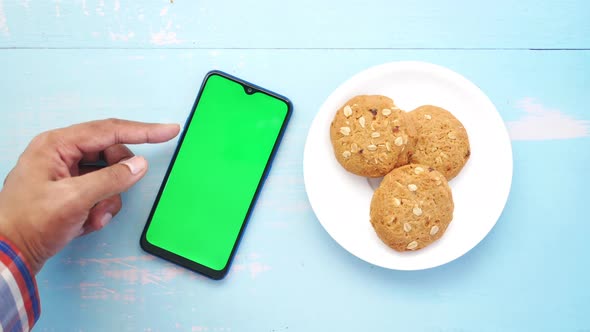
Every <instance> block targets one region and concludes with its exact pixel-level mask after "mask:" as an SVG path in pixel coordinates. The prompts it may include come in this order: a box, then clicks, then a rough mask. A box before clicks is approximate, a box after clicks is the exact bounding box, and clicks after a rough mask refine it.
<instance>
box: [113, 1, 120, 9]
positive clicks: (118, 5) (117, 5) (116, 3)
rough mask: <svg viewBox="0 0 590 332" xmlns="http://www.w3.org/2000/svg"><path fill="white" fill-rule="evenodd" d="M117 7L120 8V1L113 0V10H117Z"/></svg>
mask: <svg viewBox="0 0 590 332" xmlns="http://www.w3.org/2000/svg"><path fill="white" fill-rule="evenodd" d="M119 9H121V2H120V1H119V0H115V7H114V8H113V10H114V11H116V12H118V11H119Z"/></svg>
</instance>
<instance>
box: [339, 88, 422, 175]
mask: <svg viewBox="0 0 590 332" xmlns="http://www.w3.org/2000/svg"><path fill="white" fill-rule="evenodd" d="M407 122H408V118H407V117H406V113H405V112H404V111H402V110H400V109H399V108H398V107H396V106H395V104H394V102H393V100H391V98H388V97H385V96H380V95H360V96H356V97H354V98H352V99H350V100H349V101H347V102H346V103H345V104H344V105H342V107H340V109H338V110H337V111H336V114H335V116H334V119H333V121H332V124H331V126H330V140H331V142H332V147H333V148H334V154H335V156H336V159H337V160H338V162H339V163H340V164H341V165H342V166H343V167H344V168H345V169H346V170H348V171H349V172H351V173H354V174H357V175H360V176H366V177H381V176H384V175H385V174H387V173H389V172H390V171H391V170H392V169H394V168H395V167H396V166H400V165H402V164H407V162H408V160H409V156H408V152H409V150H410V149H409V148H408V143H410V145H413V144H412V142H413V141H412V137H413V136H411V135H413V134H412V133H413V132H414V131H413V130H414V129H413V127H412V129H409V128H408V123H407ZM414 136H415V135H414Z"/></svg>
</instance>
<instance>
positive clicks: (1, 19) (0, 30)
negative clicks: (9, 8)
mask: <svg viewBox="0 0 590 332" xmlns="http://www.w3.org/2000/svg"><path fill="white" fill-rule="evenodd" d="M0 34H3V35H5V36H8V35H9V34H10V30H8V24H7V23H6V15H4V4H3V3H2V0H0Z"/></svg>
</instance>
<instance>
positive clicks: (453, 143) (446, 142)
mask: <svg viewBox="0 0 590 332" xmlns="http://www.w3.org/2000/svg"><path fill="white" fill-rule="evenodd" d="M409 115H410V118H411V120H412V122H413V123H414V125H415V126H416V130H417V131H418V138H417V140H416V145H415V147H414V149H413V151H412V156H411V157H410V163H415V164H424V165H428V166H431V167H434V169H436V170H437V171H439V172H441V173H442V174H443V175H444V176H445V177H446V178H447V180H451V179H452V178H454V177H455V176H457V174H459V172H460V171H461V169H463V166H465V163H467V160H468V159H469V155H470V154H471V150H470V147H469V138H468V136H467V131H466V130H465V127H463V124H462V123H461V122H460V121H459V120H458V119H457V118H456V117H454V116H453V114H451V113H450V112H449V111H447V110H445V109H443V108H440V107H436V106H432V105H425V106H420V107H418V108H417V109H415V110H413V111H411V112H409Z"/></svg>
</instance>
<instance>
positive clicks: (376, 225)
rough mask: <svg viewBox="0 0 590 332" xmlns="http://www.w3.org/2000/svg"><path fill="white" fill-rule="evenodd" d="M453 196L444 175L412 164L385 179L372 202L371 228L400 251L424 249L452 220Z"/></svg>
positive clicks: (443, 231)
mask: <svg viewBox="0 0 590 332" xmlns="http://www.w3.org/2000/svg"><path fill="white" fill-rule="evenodd" d="M453 210H454V203H453V195H452V193H451V188H450V187H449V185H448V183H447V180H446V179H445V177H444V175H443V174H441V173H440V172H438V171H436V170H435V169H434V168H432V167H429V166H426V165H419V164H410V165H406V166H403V167H400V168H396V169H394V170H393V171H391V173H389V174H387V175H386V176H385V177H384V178H383V181H382V182H381V184H380V185H379V187H378V188H377V190H375V193H374V194H373V198H372V200H371V213H370V215H371V224H372V225H373V229H374V230H375V232H376V233H377V235H378V236H379V238H380V239H381V240H382V241H383V242H384V243H385V244H387V245H388V246H389V247H391V248H393V249H395V250H397V251H411V250H418V249H422V248H424V247H426V246H428V245H430V244H431V243H433V242H434V241H436V240H438V239H439V238H440V237H441V236H443V234H444V233H445V231H446V230H447V227H448V226H449V224H450V222H451V220H452V219H453Z"/></svg>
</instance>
